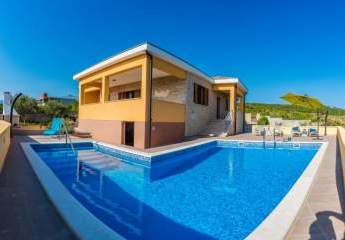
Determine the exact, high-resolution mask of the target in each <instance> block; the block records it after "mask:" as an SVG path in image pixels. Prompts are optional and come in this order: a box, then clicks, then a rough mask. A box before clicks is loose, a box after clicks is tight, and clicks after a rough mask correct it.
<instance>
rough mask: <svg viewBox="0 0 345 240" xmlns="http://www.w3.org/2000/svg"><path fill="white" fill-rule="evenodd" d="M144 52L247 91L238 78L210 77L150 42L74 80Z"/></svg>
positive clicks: (109, 59)
mask: <svg viewBox="0 0 345 240" xmlns="http://www.w3.org/2000/svg"><path fill="white" fill-rule="evenodd" d="M144 53H149V54H151V55H152V56H155V57H158V58H160V59H162V60H165V61H167V62H169V63H172V64H174V65H176V66H178V67H180V68H182V69H184V70H186V71H188V72H191V73H193V74H195V75H197V76H199V77H202V78H204V79H206V80H207V81H209V82H210V83H211V84H226V83H237V84H238V85H239V86H240V87H241V88H242V89H243V90H245V92H247V91H248V90H247V88H246V87H245V86H244V84H242V82H241V81H240V79H239V78H233V77H214V78H213V77H210V76H208V75H207V74H205V73H204V72H202V71H201V70H199V69H198V68H196V67H195V66H193V65H192V64H190V63H188V62H187V61H185V60H183V59H181V58H179V57H177V56H175V55H174V54H171V53H169V52H168V51H166V50H163V49H161V48H159V47H157V46H155V45H153V44H151V43H143V44H140V45H138V46H136V47H133V48H130V49H128V50H126V51H124V52H121V53H119V54H117V55H115V56H113V57H110V58H108V59H106V60H104V61H101V62H99V63H97V64H95V65H93V66H91V67H89V68H87V69H85V70H83V71H81V72H79V73H77V74H75V75H74V76H73V79H74V80H79V79H80V78H83V77H85V76H87V75H89V74H91V73H94V72H96V71H99V70H101V69H104V68H106V67H108V66H111V65H113V64H115V63H118V62H121V61H124V60H127V59H130V58H133V57H135V56H139V55H141V54H144Z"/></svg>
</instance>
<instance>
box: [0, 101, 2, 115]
mask: <svg viewBox="0 0 345 240" xmlns="http://www.w3.org/2000/svg"><path fill="white" fill-rule="evenodd" d="M2 111H3V106H2V103H0V114H1V113H2Z"/></svg>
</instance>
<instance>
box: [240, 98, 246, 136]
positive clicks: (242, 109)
mask: <svg viewBox="0 0 345 240" xmlns="http://www.w3.org/2000/svg"><path fill="white" fill-rule="evenodd" d="M241 111H242V114H243V125H242V132H244V130H245V125H246V95H245V94H244V93H243V96H242V101H241Z"/></svg>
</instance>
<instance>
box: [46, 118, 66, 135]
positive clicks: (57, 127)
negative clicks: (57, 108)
mask: <svg viewBox="0 0 345 240" xmlns="http://www.w3.org/2000/svg"><path fill="white" fill-rule="evenodd" d="M63 124H64V120H63V119H62V118H53V119H52V123H51V126H50V128H48V129H47V130H45V131H44V132H43V135H45V136H51V135H58V134H60V132H61V129H62V127H63Z"/></svg>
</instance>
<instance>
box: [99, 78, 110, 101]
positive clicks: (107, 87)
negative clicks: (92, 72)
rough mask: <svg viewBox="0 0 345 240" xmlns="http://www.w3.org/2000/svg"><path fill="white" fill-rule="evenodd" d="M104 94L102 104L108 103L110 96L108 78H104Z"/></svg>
mask: <svg viewBox="0 0 345 240" xmlns="http://www.w3.org/2000/svg"><path fill="white" fill-rule="evenodd" d="M101 91H102V94H101V103H105V102H106V101H108V94H109V80H108V78H107V77H105V76H103V77H102V89H101Z"/></svg>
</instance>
